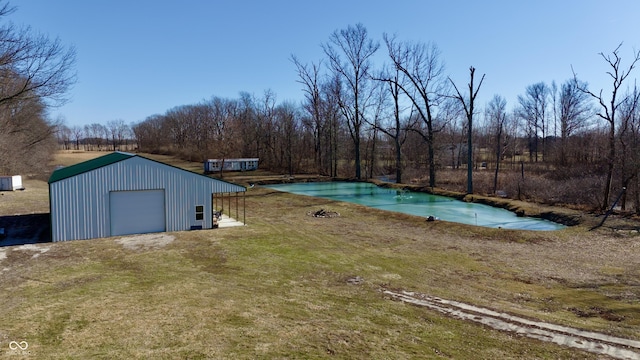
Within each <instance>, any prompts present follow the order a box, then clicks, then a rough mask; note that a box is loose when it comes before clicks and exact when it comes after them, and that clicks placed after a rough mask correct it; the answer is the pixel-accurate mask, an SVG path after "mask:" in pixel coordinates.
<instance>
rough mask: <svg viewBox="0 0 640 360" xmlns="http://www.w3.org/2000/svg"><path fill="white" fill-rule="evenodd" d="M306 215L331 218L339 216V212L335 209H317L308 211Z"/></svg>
mask: <svg viewBox="0 0 640 360" xmlns="http://www.w3.org/2000/svg"><path fill="white" fill-rule="evenodd" d="M307 215H309V216H313V217H317V218H333V217H338V216H340V213H339V212H335V211H329V210H325V209H320V210H317V211H309V212H308V213H307Z"/></svg>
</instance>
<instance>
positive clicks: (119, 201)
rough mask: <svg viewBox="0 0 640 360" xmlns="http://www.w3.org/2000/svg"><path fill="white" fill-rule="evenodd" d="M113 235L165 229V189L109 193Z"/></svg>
mask: <svg viewBox="0 0 640 360" xmlns="http://www.w3.org/2000/svg"><path fill="white" fill-rule="evenodd" d="M109 212H110V216H111V236H116V235H129V234H145V233H153V232H162V231H165V209H164V190H143V191H112V192H110V193H109Z"/></svg>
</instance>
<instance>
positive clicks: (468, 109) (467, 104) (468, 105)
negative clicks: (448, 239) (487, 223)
mask: <svg viewBox="0 0 640 360" xmlns="http://www.w3.org/2000/svg"><path fill="white" fill-rule="evenodd" d="M475 72H476V68H474V67H473V66H471V67H469V84H468V86H469V99H468V101H467V99H465V97H464V96H462V94H461V93H460V91H459V90H458V87H457V86H456V84H455V83H454V82H453V80H451V78H449V81H450V82H451V85H453V88H454V89H455V90H456V94H457V95H456V96H454V97H455V98H456V99H458V101H460V103H461V104H462V107H463V109H464V113H465V115H466V116H467V134H468V135H467V194H473V112H474V109H473V108H474V103H475V101H476V96H478V91H480V87H481V86H482V82H483V81H484V74H483V75H482V78H480V82H479V83H478V87H477V88H474V86H473V77H474V75H475Z"/></svg>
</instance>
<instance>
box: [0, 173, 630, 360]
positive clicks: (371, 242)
mask: <svg viewBox="0 0 640 360" xmlns="http://www.w3.org/2000/svg"><path fill="white" fill-rule="evenodd" d="M32 188H33V189H34V190H33V191H34V192H35V191H36V190H35V189H41V192H42V193H43V195H42V199H44V201H45V203H44V204H41V205H42V208H43V209H45V210H44V211H48V204H46V201H47V199H48V198H47V196H46V191H47V187H46V184H45V186H40V187H38V186H32ZM27 189H29V187H27ZM20 194H23V195H25V194H28V193H27V192H19V193H16V194H13V195H12V202H13V203H14V204H13V208H12V207H11V206H9V205H6V206H5V207H4V208H0V209H4V210H2V213H0V214H1V215H6V212H7V211H11V209H15V208H16V207H19V204H20V202H21V199H20V196H19V195H20ZM0 201H5V198H0ZM0 204H1V203H0ZM321 208H322V209H325V210H331V211H336V212H338V213H339V214H340V216H339V217H334V218H315V217H312V216H308V213H309V212H311V211H316V210H319V209H321ZM246 215H247V223H248V225H247V226H244V227H235V228H224V229H216V230H203V231H190V232H176V233H169V234H156V235H153V236H151V237H149V239H148V240H147V241H142V242H141V241H137V240H135V239H131V238H122V237H120V238H118V237H116V238H107V239H96V240H86V241H71V242H65V243H55V244H53V243H45V244H38V245H31V246H27V247H6V248H0V270H1V272H0V286H2V288H3V291H2V292H1V293H0V304H1V306H0V317H1V318H2V321H1V322H0V357H8V358H38V359H60V358H81V359H85V358H98V359H100V358H102V359H114V358H122V359H149V358H153V359H175V358H179V359H183V358H184V359H212V358H213V359H255V358H268V359H271V358H276V359H285V358H286V359H298V358H338V359H424V358H455V359H508V358H512V359H522V358H543V359H546V358H549V359H550V358H553V359H584V358H602V357H597V356H595V355H592V354H589V353H585V352H581V351H576V350H572V349H567V348H563V347H560V346H556V345H553V344H549V343H544V342H541V341H537V340H532V339H528V338H524V337H519V336H515V335H513V334H509V333H503V332H499V331H494V330H491V329H489V328H486V327H483V326H479V325H476V324H474V323H468V322H465V321H461V320H456V319H453V318H449V317H445V316H442V315H440V314H438V313H435V312H431V311H429V310H427V309H424V308H419V307H415V306H411V305H407V304H405V303H401V302H397V301H392V300H390V299H389V298H387V297H385V296H384V295H383V294H382V292H381V291H380V290H381V289H382V288H383V287H389V288H398V289H407V290H413V291H418V292H422V293H426V294H429V295H433V296H439V297H442V298H446V299H452V300H458V301H463V302H468V303H472V304H474V305H478V306H484V307H489V308H492V309H497V310H500V311H504V312H508V313H513V314H518V315H521V316H524V317H530V318H535V319H538V320H543V321H549V322H553V323H557V324H562V325H567V326H572V327H577V328H582V329H588V330H593V331H599V332H604V333H608V334H613V335H617V336H622V337H627V338H631V339H636V340H637V339H640V282H639V281H638V279H639V278H640V251H638V250H639V249H640V237H638V236H634V235H633V234H631V233H614V232H612V231H611V230H606V229H602V230H598V231H594V232H589V231H587V228H586V227H574V228H569V229H566V230H562V231H555V232H528V231H510V230H499V229H485V228H476V227H472V226H465V225H457V224H451V223H444V222H426V221H424V219H422V218H419V217H413V216H409V215H403V214H395V213H386V212H382V211H378V210H375V209H368V208H365V207H362V206H358V205H354V204H346V203H337V202H332V201H329V200H326V199H316V198H310V197H303V196H295V195H291V194H285V193H279V192H275V191H272V190H269V189H265V188H261V187H259V186H256V187H255V188H250V189H248V192H247V194H246ZM355 276H359V277H361V278H362V279H363V282H362V283H360V284H357V285H354V284H351V283H350V282H349V281H348V280H349V279H350V278H353V277H355ZM11 341H16V342H21V341H26V342H28V348H27V349H25V350H20V349H11V348H10V347H9V344H10V342H11ZM14 348H15V346H14Z"/></svg>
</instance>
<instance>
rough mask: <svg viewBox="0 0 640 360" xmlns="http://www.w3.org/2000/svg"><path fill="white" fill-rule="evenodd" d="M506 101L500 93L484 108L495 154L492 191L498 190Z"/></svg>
mask: <svg viewBox="0 0 640 360" xmlns="http://www.w3.org/2000/svg"><path fill="white" fill-rule="evenodd" d="M506 109H507V101H506V100H505V99H504V98H503V97H502V96H500V95H494V96H493V98H492V99H491V101H490V102H489V104H488V105H487V107H486V109H485V119H486V120H487V122H488V126H489V129H490V131H491V132H493V135H494V136H495V156H496V169H495V173H494V176H493V193H494V194H495V193H496V192H497V191H498V173H499V171H500V160H502V153H503V143H502V137H503V132H504V126H505V122H506V119H507V111H506Z"/></svg>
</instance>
